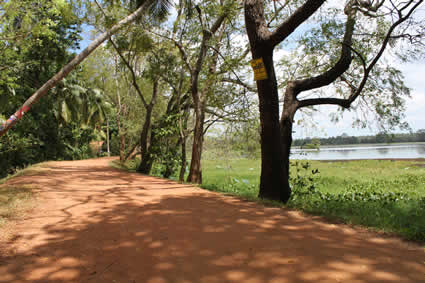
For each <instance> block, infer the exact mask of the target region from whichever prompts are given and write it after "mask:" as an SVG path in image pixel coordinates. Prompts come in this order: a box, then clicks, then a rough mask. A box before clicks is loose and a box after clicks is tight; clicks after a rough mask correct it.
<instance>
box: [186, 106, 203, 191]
mask: <svg viewBox="0 0 425 283" xmlns="http://www.w3.org/2000/svg"><path fill="white" fill-rule="evenodd" d="M194 104H195V105H194V107H195V129H194V133H193V145H192V161H191V162H190V170H189V176H188V177H187V181H188V182H190V183H195V184H202V168H201V159H202V147H203V143H204V121H205V107H204V103H203V102H202V101H199V102H198V103H194Z"/></svg>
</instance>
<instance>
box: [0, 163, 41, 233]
mask: <svg viewBox="0 0 425 283" xmlns="http://www.w3.org/2000/svg"><path fill="white" fill-rule="evenodd" d="M45 164H46V163H39V164H36V165H34V166H30V167H27V168H25V169H22V170H18V171H17V172H16V173H15V174H13V175H9V176H7V177H5V178H3V179H0V228H2V227H3V226H4V225H5V224H6V223H7V222H8V221H10V220H13V219H18V218H19V217H20V216H22V215H23V213H25V211H27V210H28V209H30V208H31V207H33V205H34V199H35V194H34V192H33V189H34V188H33V187H32V186H31V185H10V184H7V183H6V182H7V181H8V180H10V179H12V178H16V177H19V176H31V175H34V174H37V173H39V172H40V170H42V168H43V166H44V165H45Z"/></svg>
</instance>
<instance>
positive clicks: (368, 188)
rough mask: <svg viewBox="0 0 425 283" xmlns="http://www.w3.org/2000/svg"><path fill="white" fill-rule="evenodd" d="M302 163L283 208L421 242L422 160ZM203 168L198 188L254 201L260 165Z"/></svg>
mask: <svg viewBox="0 0 425 283" xmlns="http://www.w3.org/2000/svg"><path fill="white" fill-rule="evenodd" d="M305 162H306V161H304V162H298V166H297V165H296V164H295V161H294V162H293V164H292V167H291V168H292V169H291V174H292V178H291V183H292V188H293V195H292V198H291V199H290V201H289V202H288V204H287V206H288V207H291V208H295V209H299V210H302V211H304V212H307V213H311V214H315V215H322V216H325V217H327V218H329V219H332V220H337V221H341V222H345V223H349V224H355V225H362V226H366V227H370V228H373V229H378V230H380V231H385V232H389V233H395V234H399V235H401V236H403V237H404V238H407V239H410V240H416V241H420V242H425V167H424V166H425V160H420V161H390V160H382V161H380V160H362V161H349V162H320V161H309V162H308V163H309V165H310V166H305V165H304V167H303V164H305ZM203 168H204V170H203V181H204V184H203V185H202V187H204V188H206V189H209V190H213V191H218V192H222V193H226V194H231V195H235V196H240V197H243V198H246V199H251V200H257V194H258V184H259V174H260V161H259V160H248V159H235V160H226V161H222V160H206V161H204V162H203ZM314 169H318V170H319V172H320V173H318V174H312V173H311V171H313V170H314Z"/></svg>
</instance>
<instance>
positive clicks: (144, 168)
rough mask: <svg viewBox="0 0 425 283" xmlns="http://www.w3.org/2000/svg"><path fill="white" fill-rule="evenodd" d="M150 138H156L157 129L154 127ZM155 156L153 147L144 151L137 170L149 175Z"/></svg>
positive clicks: (152, 139)
mask: <svg viewBox="0 0 425 283" xmlns="http://www.w3.org/2000/svg"><path fill="white" fill-rule="evenodd" d="M150 140H151V142H153V141H154V140H155V131H154V127H152V129H151V134H150ZM153 162H154V158H153V157H152V147H149V148H147V149H146V151H145V153H144V154H143V152H142V162H140V165H139V167H138V168H137V172H139V173H142V174H146V175H149V174H150V172H151V170H152V165H153Z"/></svg>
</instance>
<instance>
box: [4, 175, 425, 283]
mask: <svg viewBox="0 0 425 283" xmlns="http://www.w3.org/2000/svg"><path fill="white" fill-rule="evenodd" d="M98 169H99V168H98ZM57 170H58V172H56V173H57V174H58V175H57V176H58V178H59V176H60V174H61V171H62V170H65V171H66V172H68V174H69V173H70V172H71V174H73V173H75V174H74V175H73V176H74V177H73V178H74V181H77V180H76V179H78V178H82V179H84V180H85V183H86V184H88V185H89V186H88V187H85V188H83V186H82V187H81V191H84V192H87V191H90V188H91V187H90V186H92V185H93V184H94V183H96V182H101V183H102V182H103V179H102V178H107V176H103V175H101V174H99V175H96V174H93V172H84V170H83V171H78V172H77V171H76V172H72V170H73V169H71V168H67V169H63V168H58V169H57ZM87 170H88V169H86V171H87ZM94 170H97V169H94ZM102 170H103V171H104V170H105V168H103V169H102ZM114 172H116V171H111V172H109V173H108V174H109V175H108V176H109V179H108V182H109V184H104V183H103V186H104V187H103V189H102V190H100V191H95V190H93V188H92V190H93V192H92V193H91V194H88V195H87V194H86V193H84V194H83V193H81V192H80V193H79V191H78V190H76V191H75V192H74V194H73V196H72V198H73V200H72V201H70V202H69V203H67V204H66V206H64V207H61V208H60V209H59V210H58V211H57V212H55V213H56V216H55V215H53V216H52V215H46V217H50V218H49V219H50V221H49V222H48V224H46V225H44V226H43V227H42V232H43V233H42V234H43V235H44V237H43V239H42V240H40V239H38V240H37V243H36V244H31V248H29V249H23V250H22V251H20V250H19V249H18V250H17V252H15V253H14V254H9V256H0V274H2V275H1V276H0V282H24V281H30V282H47V283H48V282H167V283H168V282H330V281H336V282H388V281H397V282H421V281H422V282H423V279H424V278H425V277H424V276H425V253H423V251H421V250H419V248H418V247H417V246H414V245H413V244H412V246H409V245H407V244H402V243H401V242H400V241H398V240H396V239H382V238H379V237H378V236H377V235H375V234H373V233H370V232H367V231H357V230H353V229H351V228H349V227H347V226H339V225H334V224H329V223H325V222H321V221H320V219H312V217H306V216H303V215H301V214H300V213H298V212H294V211H288V210H284V209H280V208H267V207H263V206H260V205H258V204H255V203H252V202H247V201H243V200H239V199H235V198H230V197H223V196H221V195H218V194H214V193H209V192H205V191H202V190H198V189H194V188H193V187H192V186H186V185H181V184H177V183H172V182H168V181H165V183H161V181H159V179H156V178H152V179H149V178H148V179H147V180H146V178H145V177H140V176H137V175H134V176H133V175H132V174H130V175H126V176H121V173H120V175H119V176H118V175H117V176H115V177H116V178H115V177H113V175H114V174H115V173H114ZM81 174H83V175H81ZM111 174H112V175H111ZM117 174H118V173H117ZM53 175H54V174H53ZM111 176H112V177H111ZM67 178H70V179H71V178H72V177H67ZM142 178H145V179H142ZM61 180H62V182H65V183H66V182H67V180H65V179H63V178H62V179H61ZM61 180H59V179H52V174H49V179H48V180H47V179H46V180H45V183H44V184H45V188H47V190H51V191H52V192H51V194H50V195H49V196H55V194H57V195H58V196H59V195H60V194H64V193H66V190H67V189H66V187H60V182H61ZM112 180H113V182H112ZM68 181H70V180H68ZM49 182H50V184H48V183H49ZM149 182H153V183H156V185H158V187H152V186H151V185H149V184H147V183H149ZM90 184H91V185H90ZM99 184H100V183H99ZM99 184H98V186H100V185H99ZM117 184H118V185H117ZM167 186H168V187H169V186H171V187H173V186H175V189H174V190H171V189H169V190H165V189H167ZM69 190H71V189H69ZM67 197H68V198H69V197H70V196H69V195H67ZM31 217H33V218H31ZM40 217H42V215H38V214H37V215H29V217H28V219H27V220H26V221H38V220H40ZM55 217H56V218H55ZM37 237H40V236H39V235H36V234H34V233H33V234H31V233H28V234H25V233H23V234H22V235H20V237H19V238H15V239H14V242H13V243H11V246H13V245H16V244H20V245H22V244H24V243H31V242H32V241H35V239H36V238H37Z"/></svg>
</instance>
